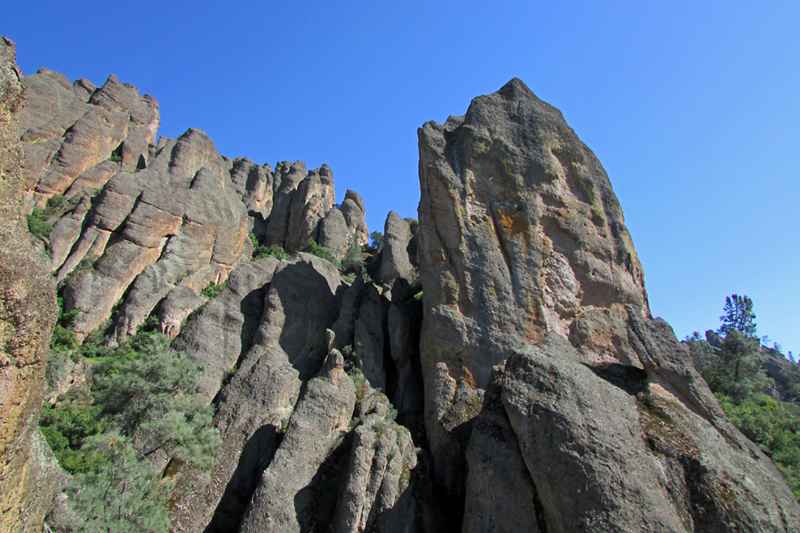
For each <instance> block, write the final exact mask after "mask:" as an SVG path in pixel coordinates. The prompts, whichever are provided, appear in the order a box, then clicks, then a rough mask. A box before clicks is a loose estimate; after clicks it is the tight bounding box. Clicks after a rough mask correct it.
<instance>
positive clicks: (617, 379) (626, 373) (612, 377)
mask: <svg viewBox="0 0 800 533" xmlns="http://www.w3.org/2000/svg"><path fill="white" fill-rule="evenodd" d="M585 366H586V367H587V368H588V369H589V370H591V371H592V372H594V373H595V375H597V377H600V378H602V379H604V380H606V381H607V382H609V383H611V384H612V385H614V386H615V387H617V388H619V389H622V390H624V391H625V392H627V393H628V394H631V395H634V396H635V395H636V394H639V393H640V392H644V391H646V390H647V372H646V371H645V370H643V369H641V368H638V367H635V366H631V365H623V364H620V363H608V364H603V365H596V366H593V365H585Z"/></svg>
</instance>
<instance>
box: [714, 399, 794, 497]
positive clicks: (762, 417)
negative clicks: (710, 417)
mask: <svg viewBox="0 0 800 533" xmlns="http://www.w3.org/2000/svg"><path fill="white" fill-rule="evenodd" d="M720 405H722V408H723V410H724V411H725V414H726V415H728V418H730V420H731V422H733V424H734V425H735V426H736V427H737V428H739V430H741V432H742V433H744V434H745V435H746V436H747V437H748V438H749V439H750V440H752V441H753V442H755V443H756V444H759V445H761V446H762V447H764V448H766V449H767V450H768V451H769V454H770V456H771V457H772V459H773V461H775V464H776V465H777V466H778V468H779V469H780V471H781V472H782V473H783V475H784V477H785V478H786V482H787V483H788V484H789V487H790V488H791V489H792V492H794V495H795V497H796V498H798V499H800V408H799V407H798V406H796V405H794V404H791V403H787V402H781V401H779V400H776V399H775V398H772V397H770V396H767V395H766V394H753V395H751V396H749V397H748V398H746V399H744V400H742V401H739V402H737V401H734V400H733V399H732V398H730V397H728V396H725V395H720Z"/></svg>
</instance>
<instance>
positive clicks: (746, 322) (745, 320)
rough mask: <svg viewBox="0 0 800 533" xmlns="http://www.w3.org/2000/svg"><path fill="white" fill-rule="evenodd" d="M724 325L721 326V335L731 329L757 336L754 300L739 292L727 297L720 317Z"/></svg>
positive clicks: (746, 334) (745, 334)
mask: <svg viewBox="0 0 800 533" xmlns="http://www.w3.org/2000/svg"><path fill="white" fill-rule="evenodd" d="M719 319H720V320H721V321H722V325H721V326H720V328H719V332H720V334H721V335H727V334H728V333H730V332H731V331H738V332H739V333H741V334H742V335H744V336H746V337H755V336H756V314H755V313H754V312H753V300H751V299H750V297H748V296H745V295H739V294H731V295H730V296H726V297H725V307H724V308H723V311H722V316H720V317H719Z"/></svg>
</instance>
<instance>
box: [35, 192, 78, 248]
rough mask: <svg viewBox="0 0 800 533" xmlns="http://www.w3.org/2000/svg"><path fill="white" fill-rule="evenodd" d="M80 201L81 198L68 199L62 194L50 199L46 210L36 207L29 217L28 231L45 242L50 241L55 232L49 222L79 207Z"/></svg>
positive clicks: (72, 197) (71, 197)
mask: <svg viewBox="0 0 800 533" xmlns="http://www.w3.org/2000/svg"><path fill="white" fill-rule="evenodd" d="M80 200H81V197H80V196H70V197H69V198H67V197H65V196H63V195H60V194H57V195H55V196H52V197H50V198H49V199H48V200H47V206H46V207H45V208H44V209H42V208H41V207H34V208H33V210H32V211H31V213H30V214H29V215H28V216H27V219H28V231H30V232H31V233H32V234H33V235H35V236H36V237H38V238H40V239H42V240H44V241H46V240H48V239H49V238H50V233H52V231H53V225H52V224H51V223H50V222H49V221H50V220H52V219H53V218H59V217H61V216H63V215H64V213H66V212H67V211H69V210H70V209H72V208H73V207H75V206H76V205H78V202H80Z"/></svg>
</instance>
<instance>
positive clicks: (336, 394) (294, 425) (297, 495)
mask: <svg viewBox="0 0 800 533" xmlns="http://www.w3.org/2000/svg"><path fill="white" fill-rule="evenodd" d="M355 402H356V393H355V387H354V386H353V382H352V380H351V379H350V377H349V376H348V375H347V374H346V373H345V371H344V359H343V358H342V355H341V354H340V353H338V352H337V351H336V350H335V349H334V350H333V351H332V352H331V353H330V354H329V355H328V361H327V364H326V368H324V369H323V372H322V373H321V375H320V376H318V377H316V378H314V379H312V380H310V381H309V382H308V384H307V386H306V389H305V393H304V394H303V397H302V398H301V399H300V401H299V402H298V404H297V407H296V408H295V410H294V412H293V413H292V416H291V418H290V419H289V425H288V428H287V429H286V434H285V436H284V439H283V441H282V442H281V445H280V447H279V448H278V450H277V451H276V452H275V456H274V458H273V459H272V462H271V463H270V465H269V466H268V467H267V469H266V470H265V471H264V474H263V476H262V477H261V481H260V482H259V484H258V487H257V488H256V491H255V493H253V498H252V501H251V503H250V506H249V508H248V510H247V513H246V515H245V517H244V521H243V523H242V528H241V530H240V531H242V533H268V532H276V533H278V532H279V533H284V532H286V533H292V532H299V531H309V530H310V529H311V528H312V527H314V526H316V524H314V523H313V522H312V521H311V520H310V519H311V518H312V506H313V504H314V501H313V495H311V494H308V495H303V494H301V490H302V489H304V488H305V487H307V486H309V485H310V484H311V482H312V481H313V479H314V476H315V474H316V473H317V471H318V470H319V468H320V467H321V466H322V463H323V462H324V461H325V459H326V458H327V457H328V456H329V454H330V453H331V452H332V451H333V449H334V447H335V446H336V444H337V443H338V441H339V440H340V439H341V438H342V437H343V436H344V434H345V433H346V432H347V430H348V426H349V423H350V417H351V416H352V414H353V407H354V406H355ZM304 496H305V497H304Z"/></svg>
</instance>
